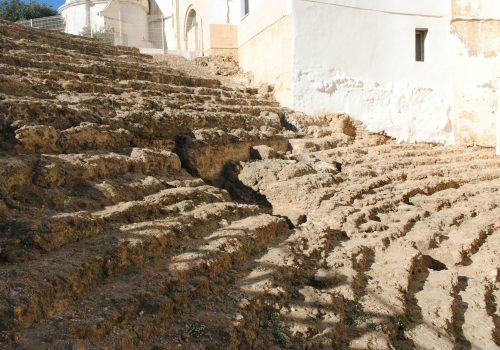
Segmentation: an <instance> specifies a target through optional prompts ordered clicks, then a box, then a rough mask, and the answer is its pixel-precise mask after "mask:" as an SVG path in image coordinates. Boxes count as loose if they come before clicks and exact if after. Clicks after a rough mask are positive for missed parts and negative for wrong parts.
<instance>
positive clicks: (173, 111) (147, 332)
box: [0, 22, 500, 350]
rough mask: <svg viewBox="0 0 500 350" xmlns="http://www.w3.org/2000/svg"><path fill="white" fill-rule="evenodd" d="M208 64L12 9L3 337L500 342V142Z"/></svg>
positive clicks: (3, 181)
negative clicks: (341, 105)
mask: <svg viewBox="0 0 500 350" xmlns="http://www.w3.org/2000/svg"><path fill="white" fill-rule="evenodd" d="M169 62H170V63H169ZM171 62H174V63H175V64H174V63H171ZM191 64H192V63H190V62H182V61H180V60H178V59H174V58H172V59H168V58H167V59H163V60H162V59H153V58H151V57H150V56H145V55H140V54H139V53H138V51H137V50H134V49H129V48H124V47H112V46H106V45H104V44H101V43H99V42H98V41H93V40H91V39H84V38H80V37H73V36H69V35H65V34H61V33H57V32H50V31H44V30H32V29H30V28H26V27H20V26H17V25H13V24H9V23H6V22H0V281H1V282H0V349H177V348H184V349H193V350H194V349H342V348H353V349H394V348H402V349H413V348H415V349H432V348H435V349H462V348H463V349H473V348H477V347H478V346H481V347H482V348H487V349H489V348H491V349H493V348H496V347H497V346H498V345H499V343H498V342H499V336H498V334H499V332H498V329H499V322H500V321H499V319H500V318H499V317H500V315H499V309H498V305H499V297H500V294H499V286H500V284H499V276H498V271H499V268H498V267H499V266H498V265H499V261H498V256H499V255H500V240H499V236H498V234H499V232H500V227H499V220H498V218H499V217H500V211H499V210H500V209H499V205H500V195H499V192H498V191H499V188H500V160H499V159H498V158H495V157H494V155H493V151H492V150H491V149H487V148H462V147H442V146H434V145H426V144H420V145H405V144H397V143H395V142H394V140H392V139H390V138H388V137H386V136H384V135H382V134H370V133H369V132H368V131H367V130H366V128H365V127H364V126H363V125H362V124H361V123H360V122H356V121H353V120H352V119H350V118H349V117H348V116H346V115H323V116H316V117H308V116H305V115H303V114H300V113H294V112H293V111H290V110H288V109H286V108H282V107H280V106H279V104H278V103H277V102H276V101H275V99H274V97H273V95H272V89H270V88H260V89H257V88H252V87H248V86H246V85H245V84H244V83H243V82H244V80H241V79H240V80H238V79H239V78H238V79H235V81H234V82H233V83H229V80H228V79H230V76H231V74H232V73H231V72H230V71H229V70H227V69H225V70H224V72H226V71H227V74H223V77H220V72H219V71H220V69H221V68H218V67H217V64H218V63H217V60H216V59H215V60H214V61H213V62H209V63H208V64H203V65H201V66H200V65H198V66H196V67H194V66H190V65H191ZM203 67H205V68H206V70H205V71H202V70H203V69H205V68H203ZM218 72H219V73H218ZM234 72H235V74H236V73H237V72H238V70H237V69H235V70H234ZM236 78H237V77H236Z"/></svg>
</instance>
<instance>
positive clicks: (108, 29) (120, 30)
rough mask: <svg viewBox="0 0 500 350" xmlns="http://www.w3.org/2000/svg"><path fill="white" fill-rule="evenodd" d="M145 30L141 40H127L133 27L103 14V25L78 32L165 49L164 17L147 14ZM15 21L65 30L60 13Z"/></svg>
mask: <svg viewBox="0 0 500 350" xmlns="http://www.w3.org/2000/svg"><path fill="white" fill-rule="evenodd" d="M147 21H148V27H147V32H146V33H143V40H141V41H140V43H139V42H137V41H136V42H129V39H128V37H129V34H130V33H128V32H127V30H134V28H133V27H131V26H130V25H127V23H125V22H122V21H121V20H120V19H118V18H113V17H107V16H104V26H102V27H101V28H92V27H84V28H83V29H82V30H81V32H80V33H78V34H79V35H81V36H85V37H90V38H96V39H98V40H101V41H104V42H107V43H109V44H114V45H124V46H137V47H138V48H141V49H153V50H162V51H165V50H166V49H167V45H166V37H165V29H164V19H163V17H162V16H158V15H149V16H147ZM17 23H19V24H21V25H25V26H29V27H34V28H45V29H52V30H56V31H61V32H64V31H65V29H66V28H65V27H66V24H65V21H64V18H63V17H62V16H61V15H58V16H50V17H42V18H35V19H29V20H22V21H18V22H17Z"/></svg>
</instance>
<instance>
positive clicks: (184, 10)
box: [169, 0, 228, 54]
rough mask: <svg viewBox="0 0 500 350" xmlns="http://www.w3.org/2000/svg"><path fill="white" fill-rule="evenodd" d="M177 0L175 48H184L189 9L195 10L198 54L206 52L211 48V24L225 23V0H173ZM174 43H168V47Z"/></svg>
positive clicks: (185, 46)
mask: <svg viewBox="0 0 500 350" xmlns="http://www.w3.org/2000/svg"><path fill="white" fill-rule="evenodd" d="M174 1H178V7H177V10H176V11H177V12H176V14H175V16H178V17H177V23H176V24H175V31H176V33H177V38H176V39H177V40H176V43H175V46H176V47H175V49H178V50H186V49H187V45H186V41H185V38H186V19H187V16H188V13H189V11H190V10H191V9H194V10H195V11H196V19H197V24H198V26H197V32H198V33H197V37H198V38H199V43H198V47H199V54H201V53H202V51H203V52H207V51H208V50H209V49H210V48H211V34H210V25H211V24H227V19H228V18H227V17H228V11H227V10H228V7H227V2H226V0H211V1H207V0H174ZM173 46H174V45H172V44H170V45H169V48H173Z"/></svg>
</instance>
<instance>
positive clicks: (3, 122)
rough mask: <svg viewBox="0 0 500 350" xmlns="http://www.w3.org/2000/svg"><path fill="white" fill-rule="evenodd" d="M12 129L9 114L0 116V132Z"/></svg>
mask: <svg viewBox="0 0 500 350" xmlns="http://www.w3.org/2000/svg"><path fill="white" fill-rule="evenodd" d="M10 130H12V118H11V116H10V115H9V114H3V115H1V116H0V133H4V132H8V131H10Z"/></svg>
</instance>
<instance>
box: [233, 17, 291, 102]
mask: <svg viewBox="0 0 500 350" xmlns="http://www.w3.org/2000/svg"><path fill="white" fill-rule="evenodd" d="M250 15H252V13H251V14H250ZM250 15H249V16H250ZM292 22H293V18H292V15H291V14H289V15H286V16H284V17H283V16H282V17H281V18H280V19H278V20H277V21H275V22H274V23H272V24H271V25H270V26H268V27H266V28H265V29H263V30H262V31H260V32H258V33H257V34H256V35H255V36H253V37H252V38H251V39H249V40H248V41H246V42H244V43H243V45H242V46H240V48H239V50H238V54H239V62H240V66H241V67H242V68H243V70H245V71H251V72H252V73H253V77H254V82H255V83H257V84H259V83H267V84H270V85H273V86H274V92H275V97H276V99H277V100H278V101H279V102H280V103H281V104H282V105H283V106H288V107H291V105H292V92H291V84H292V82H291V78H292V42H293V41H292ZM242 27H243V25H242V26H241V27H240V28H239V29H240V30H241V29H242Z"/></svg>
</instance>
